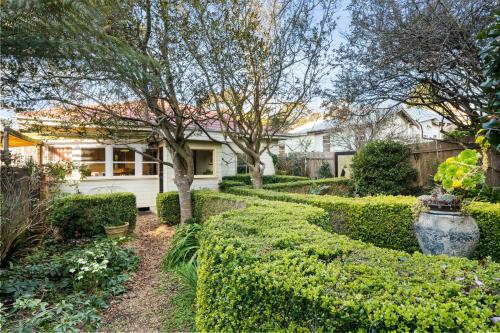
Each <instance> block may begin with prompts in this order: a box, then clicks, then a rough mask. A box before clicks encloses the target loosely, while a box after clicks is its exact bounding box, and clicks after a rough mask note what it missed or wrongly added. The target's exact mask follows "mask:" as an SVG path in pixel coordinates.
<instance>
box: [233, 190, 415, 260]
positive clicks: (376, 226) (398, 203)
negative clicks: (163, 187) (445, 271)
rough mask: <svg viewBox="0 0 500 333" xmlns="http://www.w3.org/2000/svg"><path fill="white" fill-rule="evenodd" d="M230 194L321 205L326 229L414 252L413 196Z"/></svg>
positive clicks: (246, 191) (239, 192)
mask: <svg viewBox="0 0 500 333" xmlns="http://www.w3.org/2000/svg"><path fill="white" fill-rule="evenodd" d="M230 192H231V193H235V194H241V195H251V196H257V197H259V198H262V199H268V200H279V201H288V202H295V203H304V204H309V205H312V206H316V207H320V208H323V209H324V210H325V211H327V212H328V214H329V216H330V225H329V227H328V229H327V231H330V232H335V233H339V234H343V235H347V236H349V237H350V238H353V239H358V240H362V241H365V242H370V243H372V244H374V245H377V246H380V247H385V248H389V249H394V250H403V251H407V252H413V251H418V250H419V246H418V242H417V239H416V237H415V233H414V229H413V221H414V214H413V212H412V207H413V206H414V205H415V204H416V203H417V199H416V198H414V197H404V196H377V197H363V198H345V197H337V196H329V195H325V196H319V195H312V194H296V193H286V192H273V191H269V190H254V189H248V188H239V187H237V188H232V189H230Z"/></svg>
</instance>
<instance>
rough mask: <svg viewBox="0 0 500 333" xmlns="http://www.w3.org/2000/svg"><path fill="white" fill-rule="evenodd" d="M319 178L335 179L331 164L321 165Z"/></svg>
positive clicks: (324, 163)
mask: <svg viewBox="0 0 500 333" xmlns="http://www.w3.org/2000/svg"><path fill="white" fill-rule="evenodd" d="M318 174H319V176H318V178H331V177H333V175H332V170H330V164H328V163H327V162H323V163H321V166H320V167H319V170H318Z"/></svg>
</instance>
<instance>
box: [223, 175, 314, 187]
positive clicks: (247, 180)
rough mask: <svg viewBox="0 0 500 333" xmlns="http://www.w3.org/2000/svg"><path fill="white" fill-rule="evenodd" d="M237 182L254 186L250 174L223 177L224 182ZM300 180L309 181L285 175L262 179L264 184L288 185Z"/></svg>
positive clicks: (268, 176)
mask: <svg viewBox="0 0 500 333" xmlns="http://www.w3.org/2000/svg"><path fill="white" fill-rule="evenodd" d="M228 180H230V181H237V182H241V183H244V184H246V185H252V178H251V177H250V175H249V174H246V173H245V174H237V175H235V176H224V177H222V181H223V182H225V181H228ZM299 180H307V177H299V176H284V175H265V176H263V177H262V181H263V183H264V184H274V183H287V182H295V181H299Z"/></svg>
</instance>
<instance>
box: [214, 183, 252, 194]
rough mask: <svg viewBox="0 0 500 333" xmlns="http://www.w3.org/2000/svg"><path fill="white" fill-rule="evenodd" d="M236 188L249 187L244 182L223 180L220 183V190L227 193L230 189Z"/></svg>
mask: <svg viewBox="0 0 500 333" xmlns="http://www.w3.org/2000/svg"><path fill="white" fill-rule="evenodd" d="M235 186H248V185H247V184H246V183H244V182H240V181H237V180H223V181H221V182H220V183H219V190H221V191H222V192H224V191H227V190H228V189H229V188H231V187H235Z"/></svg>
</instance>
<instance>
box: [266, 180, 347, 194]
mask: <svg viewBox="0 0 500 333" xmlns="http://www.w3.org/2000/svg"><path fill="white" fill-rule="evenodd" d="M314 186H327V187H328V190H327V191H326V194H328V195H337V196H341V197H347V196H351V195H352V194H353V192H354V187H353V184H352V181H351V180H350V179H348V178H325V179H313V180H300V181H296V182H289V183H275V184H267V185H264V189H266V190H272V191H279V192H292V193H302V194H308V193H310V192H311V188H312V187H314Z"/></svg>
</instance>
